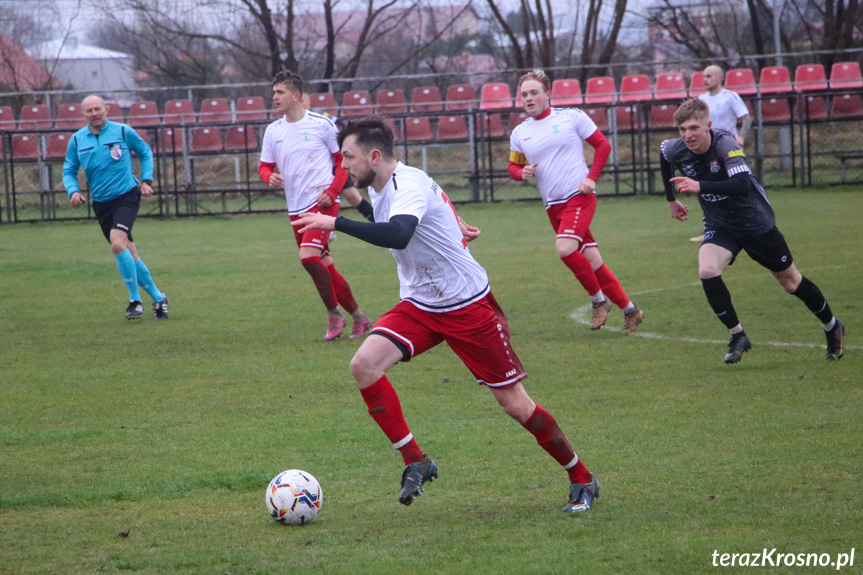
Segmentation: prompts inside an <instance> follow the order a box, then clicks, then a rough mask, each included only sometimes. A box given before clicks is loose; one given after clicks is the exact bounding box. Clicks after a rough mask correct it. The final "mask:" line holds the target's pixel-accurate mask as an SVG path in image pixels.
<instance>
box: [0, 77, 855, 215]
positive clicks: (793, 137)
mask: <svg viewBox="0 0 863 575" xmlns="http://www.w3.org/2000/svg"><path fill="white" fill-rule="evenodd" d="M234 89H235V90H237V95H236V98H235V99H234V100H229V102H230V109H229V110H228V115H227V116H225V117H223V118H222V119H223V121H219V122H212V118H208V117H207V115H206V114H205V113H204V112H193V111H192V112H189V114H187V115H182V114H180V113H177V114H175V115H174V116H171V115H168V114H167V112H166V114H163V115H161V116H158V117H155V118H153V119H154V120H155V122H154V123H153V124H152V125H147V126H139V127H137V128H136V130H137V131H138V132H139V133H140V134H141V135H142V136H143V137H144V138H145V140H147V142H148V143H149V144H150V146H151V147H152V149H153V152H154V156H155V173H154V184H153V188H154V190H155V197H154V199H152V200H147V201H144V202H143V203H142V207H141V215H142V216H159V217H172V216H197V215H207V214H237V213H254V212H271V211H282V210H285V209H286V204H285V200H284V196H283V193H282V192H281V191H280V190H273V189H271V188H269V187H267V186H266V185H264V184H263V183H262V182H261V181H260V179H259V177H258V164H259V154H260V143H261V140H262V137H263V130H264V129H265V127H266V125H267V123H268V122H270V121H272V118H271V117H270V113H269V111H268V110H266V111H264V112H263V117H262V118H261V119H258V120H256V121H243V118H244V112H243V111H242V110H241V109H239V108H240V107H241V106H239V104H240V103H241V102H242V101H244V100H248V99H249V98H250V97H251V96H250V95H249V94H248V93H246V94H240V91H241V90H240V89H239V88H234ZM166 94H167V93H166ZM170 95H183V96H186V95H187V93H184V94H180V91H178V92H177V93H176V94H174V93H171V94H170ZM220 98H223V99H226V100H227V98H225V96H224V95H222V96H220ZM259 98H260V100H261V101H267V100H266V99H264V98H263V97H259ZM861 98H863V92H861V91H860V90H857V91H846V92H837V91H835V90H834V91H830V92H823V93H822V92H810V93H808V94H807V95H806V96H805V97H802V96H800V95H798V94H794V93H791V94H787V95H778V96H776V95H774V96H771V97H766V96H761V97H751V98H747V99H746V101H747V104H748V105H749V106H750V108H751V109H752V117H753V124H752V131H751V132H750V134H749V135H748V137H747V140H746V145H745V151H746V154H747V157H748V159H749V163H750V165H751V166H752V168H753V171H754V172H755V174H756V175H757V176H758V177H759V178H760V179H761V180H762V182H764V184H765V185H766V186H767V187H768V188H770V187H781V186H795V187H801V186H813V185H834V184H836V185H839V184H849V183H860V182H863V138H861V128H863V105H861V104H860V102H861ZM182 99H184V100H187V98H182ZM837 100H839V101H840V102H841V106H839V107H842V109H843V110H844V109H848V110H850V111H851V112H850V113H847V114H845V113H844V112H843V114H844V115H842V116H839V115H838V114H837V113H836V110H838V109H839V107H837V105H836V104H834V102H837ZM848 100H850V101H851V102H852V105H851V106H850V107H849V106H848V105H847V101H848ZM167 102H168V100H166V104H167ZM202 103H203V100H202V101H194V102H193V105H192V109H193V110H200V109H201V105H202ZM512 104H513V103H512V101H511V100H510V103H509V106H512ZM676 104H677V102H676V101H669V102H665V103H662V102H657V101H656V100H650V101H647V102H631V103H621V102H617V103H613V104H604V105H593V106H584V107H582V109H584V110H585V111H587V112H589V113H590V115H591V117H592V118H593V119H594V121H595V122H596V123H597V125H598V127H599V128H600V129H601V130H602V131H603V133H604V134H605V135H606V136H607V137H608V139H609V141H610V142H611V144H612V150H613V151H612V155H611V157H610V158H609V160H608V163H607V164H606V168H605V170H604V172H603V175H602V177H601V178H600V181H599V182H597V193H598V194H600V195H630V194H647V193H662V191H663V185H662V182H661V181H660V175H659V156H658V154H659V146H660V143H661V142H662V140H664V139H668V138H674V137H677V133H676V130H675V129H674V127H673V125H671V124H670V123H669V121H668V117H669V114H668V113H667V109H668V108H671V109H673V108H674V106H675V105H676ZM364 105H365V104H364ZM461 106H462V108H463V109H458V110H452V109H440V110H439V111H432V112H408V111H407V109H405V111H404V113H400V114H390V115H389V116H388V117H389V119H390V122H391V125H392V127H393V130H394V133H395V135H396V154H397V156H398V157H399V158H400V159H401V160H402V161H404V162H405V163H407V164H410V165H413V166H416V167H419V168H422V169H423V170H425V171H427V172H428V173H430V174H431V175H432V176H433V177H435V178H436V179H437V181H438V182H439V183H440V185H441V186H442V187H443V188H444V189H445V190H446V191H447V194H448V195H449V197H450V198H451V199H452V200H453V201H454V202H461V203H463V202H488V201H500V200H521V199H532V198H537V197H538V193H537V191H536V188H535V185H534V184H532V183H518V182H514V181H512V180H510V179H509V177H508V174H507V167H508V164H509V133H510V132H511V131H512V129H513V128H514V127H515V126H516V125H517V124H518V123H520V122H521V121H523V119H524V114H523V112H521V111H520V110H519V109H517V108H511V107H508V108H504V109H496V110H493V111H491V110H483V109H481V108H482V104H481V101H480V100H469V101H464V102H462V103H461ZM663 106H664V108H665V109H662V108H663ZM855 106H856V107H855ZM858 108H859V109H858ZM159 109H165V108H164V106H163V107H161V108H159ZM345 111H350V110H349V109H346V108H342V113H345ZM246 117H248V116H246ZM79 118H80V116H79ZM125 119H126V121H129V120H130V119H131V109H129V110H127V111H126V116H125ZM139 120H140V118H139ZM204 122H210V123H204ZM80 123H81V124H82V125H83V121H80ZM52 124H53V122H52ZM70 135H71V132H70V130H69V129H65V130H61V129H56V128H52V129H44V128H41V129H40V128H39V127H36V128H34V129H27V130H20V129H19V130H6V131H3V132H0V146H2V170H3V182H4V190H3V193H2V195H0V222H3V223H13V222H26V221H38V220H59V219H72V218H84V217H87V218H89V217H92V211H91V209H90V208H89V206H88V207H86V208H77V209H73V208H72V207H71V206H70V205H69V202H68V198H67V197H66V193H65V190H64V187H63V182H62V167H63V159H64V156H65V152H66V145H67V143H68V138H69V137H70ZM586 148H587V150H586V151H587V156H588V163H589V162H590V160H591V157H590V156H591V152H592V150H591V149H590V146H587V147H586ZM136 169H137V166H136ZM79 182H80V184H81V188H82V190H86V182H85V181H84V179H83V174H79Z"/></svg>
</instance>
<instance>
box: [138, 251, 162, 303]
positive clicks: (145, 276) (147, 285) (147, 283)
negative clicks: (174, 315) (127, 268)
mask: <svg viewBox="0 0 863 575" xmlns="http://www.w3.org/2000/svg"><path fill="white" fill-rule="evenodd" d="M135 269H136V270H137V272H138V285H139V286H141V287H142V288H144V289H145V290H146V291H147V293H148V294H150V297H151V298H153V301H154V302H160V301H162V298H163V297H164V294H162V292H160V291H159V288H157V287H156V284H155V283H153V278H152V277H151V276H150V270H149V269H147V266H145V265H144V260H142V259H140V258H138V261H136V262H135Z"/></svg>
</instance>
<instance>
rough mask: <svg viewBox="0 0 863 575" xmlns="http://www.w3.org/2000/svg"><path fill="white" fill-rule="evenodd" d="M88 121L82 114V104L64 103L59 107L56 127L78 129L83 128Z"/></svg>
mask: <svg viewBox="0 0 863 575" xmlns="http://www.w3.org/2000/svg"><path fill="white" fill-rule="evenodd" d="M86 123H87V120H85V119H84V116H82V115H81V104H62V105H61V106H60V107H59V108H58V109H57V119H56V121H55V122H54V127H55V128H60V129H63V130H77V129H78V128H83V127H84V125H85V124H86Z"/></svg>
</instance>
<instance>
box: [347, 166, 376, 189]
mask: <svg viewBox="0 0 863 575" xmlns="http://www.w3.org/2000/svg"><path fill="white" fill-rule="evenodd" d="M351 179H352V180H353V181H354V184H356V186H357V187H358V188H368V187H369V186H371V185H372V183H373V182H374V181H375V173H374V171H372V170H368V171H367V172H365V173H364V174H351Z"/></svg>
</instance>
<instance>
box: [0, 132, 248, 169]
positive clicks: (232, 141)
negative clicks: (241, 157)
mask: <svg viewBox="0 0 863 575" xmlns="http://www.w3.org/2000/svg"><path fill="white" fill-rule="evenodd" d="M184 133H185V132H184V131H183V130H182V129H173V128H158V129H156V130H154V131H151V130H147V129H142V130H138V134H139V135H140V136H141V137H142V138H143V139H144V141H146V142H147V143H148V144H150V145H151V146H153V147H154V148H156V149H157V150H159V151H160V152H162V153H168V154H182V153H183V144H184V140H185V136H184ZM189 134H190V141H189V148H188V151H189V152H190V153H192V154H207V153H220V152H226V153H243V152H245V151H246V150H249V151H256V150H257V149H258V137H257V135H256V134H255V130H254V129H253V128H252V127H246V126H240V125H234V126H229V127H228V128H227V129H225V130H224V132H223V130H222V129H220V128H218V127H215V126H212V127H204V126H200V127H196V128H192V129H191V130H190V132H189ZM154 136H155V138H156V141H155V142H154V141H152V140H153V137H154ZM71 137H72V132H52V133H50V134H46V135H45V138H44V144H42V145H41V146H40V134H37V133H26V134H13V135H12V142H11V143H12V156H13V157H14V159H15V161H32V160H37V159H39V158H43V159H45V160H58V159H62V158H64V157H65V156H66V148H67V146H68V144H69V138H71ZM4 141H5V138H2V139H0V150H2V148H3V145H4V144H3V142H4Z"/></svg>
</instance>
